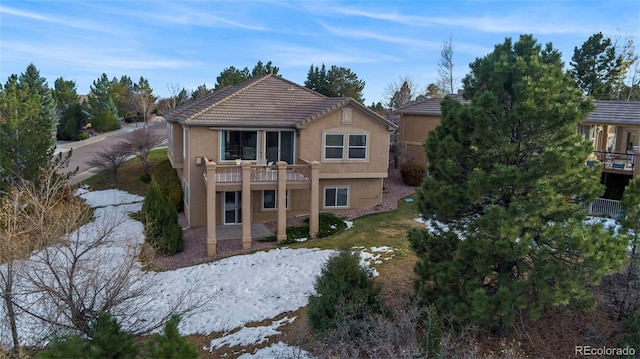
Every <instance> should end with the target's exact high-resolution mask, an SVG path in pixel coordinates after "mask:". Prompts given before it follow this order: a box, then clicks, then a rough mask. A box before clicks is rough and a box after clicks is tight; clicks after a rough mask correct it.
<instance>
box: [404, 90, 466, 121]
mask: <svg viewBox="0 0 640 359" xmlns="http://www.w3.org/2000/svg"><path fill="white" fill-rule="evenodd" d="M447 97H449V98H452V99H454V100H456V101H458V102H460V103H463V104H466V103H469V102H470V101H468V100H465V99H464V98H463V97H462V95H461V94H452V95H447ZM442 100H444V98H428V99H424V100H420V101H413V102H409V103H407V104H406V105H404V106H402V107H400V108H399V109H398V112H400V113H401V114H404V115H427V116H428V115H431V116H440V115H441V113H440V103H441V102H442Z"/></svg>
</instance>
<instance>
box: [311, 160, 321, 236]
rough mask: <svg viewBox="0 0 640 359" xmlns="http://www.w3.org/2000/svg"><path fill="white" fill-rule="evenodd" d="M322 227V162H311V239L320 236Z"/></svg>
mask: <svg viewBox="0 0 640 359" xmlns="http://www.w3.org/2000/svg"><path fill="white" fill-rule="evenodd" d="M319 225H320V162H318V161H313V162H311V203H310V204H309V238H312V239H313V238H316V237H317V236H318V228H319Z"/></svg>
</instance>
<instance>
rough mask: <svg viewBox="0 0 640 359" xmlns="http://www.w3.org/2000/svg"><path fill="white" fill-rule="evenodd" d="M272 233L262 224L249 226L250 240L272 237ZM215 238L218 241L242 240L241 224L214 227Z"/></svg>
mask: <svg viewBox="0 0 640 359" xmlns="http://www.w3.org/2000/svg"><path fill="white" fill-rule="evenodd" d="M272 235H273V233H272V232H271V231H270V230H269V229H268V228H267V227H266V226H265V225H264V224H262V223H256V224H252V225H251V238H254V239H260V238H265V237H269V236H272ZM216 238H217V240H218V241H224V240H231V239H242V225H241V224H227V225H218V226H216Z"/></svg>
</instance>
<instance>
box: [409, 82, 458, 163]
mask: <svg viewBox="0 0 640 359" xmlns="http://www.w3.org/2000/svg"><path fill="white" fill-rule="evenodd" d="M448 97H450V98H453V99H455V100H457V101H459V102H461V103H466V102H468V101H466V100H464V99H463V98H462V93H461V92H459V93H458V94H454V95H448ZM442 100H444V99H443V98H428V99H424V100H420V101H413V102H410V103H407V104H406V105H404V106H403V107H401V108H399V109H398V112H399V113H400V126H399V129H398V147H399V148H400V150H401V151H402V155H403V157H404V158H405V159H406V160H408V161H412V162H416V163H419V164H421V165H423V166H425V167H426V166H427V155H426V153H425V150H424V142H425V141H426V140H427V137H428V136H429V132H431V131H433V130H435V128H436V126H438V125H439V124H440V117H441V112H440V103H441V102H442Z"/></svg>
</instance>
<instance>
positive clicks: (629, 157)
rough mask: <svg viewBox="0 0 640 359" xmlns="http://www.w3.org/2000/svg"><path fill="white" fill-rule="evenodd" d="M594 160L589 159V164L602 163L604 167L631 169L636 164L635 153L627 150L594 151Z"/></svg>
mask: <svg viewBox="0 0 640 359" xmlns="http://www.w3.org/2000/svg"><path fill="white" fill-rule="evenodd" d="M593 154H594V156H595V159H594V160H589V161H587V165H588V166H596V165H599V164H602V166H603V169H605V170H606V169H611V170H620V171H630V172H633V167H634V166H635V157H636V156H635V154H633V153H625V152H607V151H593Z"/></svg>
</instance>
